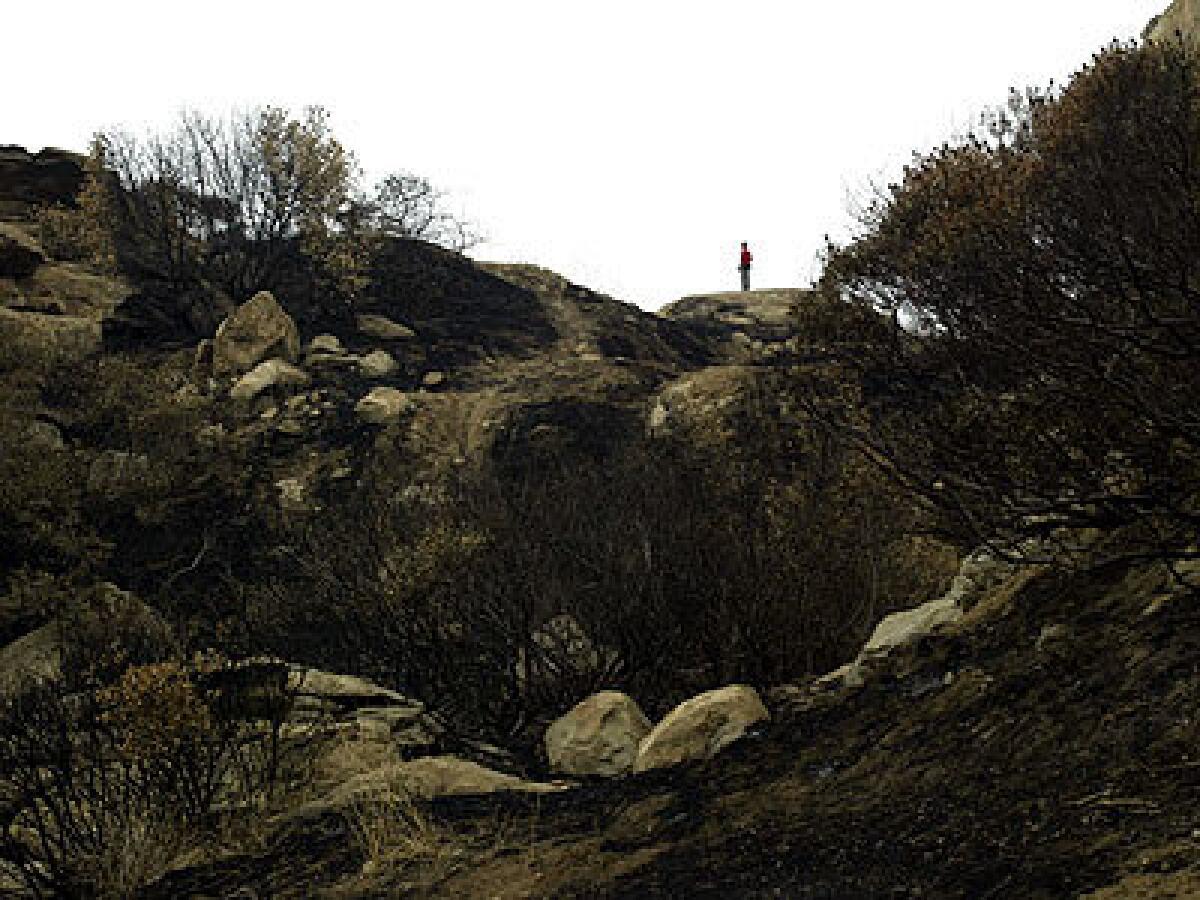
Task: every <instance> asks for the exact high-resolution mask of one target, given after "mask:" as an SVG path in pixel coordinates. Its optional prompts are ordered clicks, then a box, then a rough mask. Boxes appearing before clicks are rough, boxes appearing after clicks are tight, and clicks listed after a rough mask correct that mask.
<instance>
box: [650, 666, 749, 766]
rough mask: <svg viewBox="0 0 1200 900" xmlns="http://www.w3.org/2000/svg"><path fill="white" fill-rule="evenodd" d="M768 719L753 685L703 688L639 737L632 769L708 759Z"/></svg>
mask: <svg viewBox="0 0 1200 900" xmlns="http://www.w3.org/2000/svg"><path fill="white" fill-rule="evenodd" d="M769 718H770V713H768V712H767V708H766V707H765V706H764V705H763V702H762V700H761V699H760V698H759V696H758V692H757V691H755V690H754V688H752V687H749V686H747V685H742V684H734V685H729V686H728V687H723V688H718V689H717V690H714V691H706V692H705V693H703V694H699V695H697V696H695V697H692V698H691V699H690V700H685V701H684V702H683V703H681V704H679V705H678V706H677V707H675V708H674V709H673V710H671V711H670V712H669V713H667V715H666V716H665V717H664V718H663V720H662V721H661V722H659V723H658V724H657V725H655V726H654V728H653V730H651V732H650V733H649V734H648V735H646V736H645V737H644V738H642V741H641V743H640V744H639V745H638V753H637V759H636V760H634V763H633V771H634V772H645V771H646V770H647V769H658V768H662V767H665V766H675V765H679V764H680V763H684V762H689V761H692V760H704V759H711V758H712V757H714V756H716V755H717V754H718V753H719V752H720V751H721V750H722V749H724V748H725V747H727V746H728V745H729V744H731V743H733V742H734V741H736V740H737V739H738V738H740V737H742V736H743V735H744V734H745V733H746V731H747V730H749V729H750V728H751V727H752V726H754V725H757V724H758V723H760V722H765V721H767V720H768V719H769Z"/></svg>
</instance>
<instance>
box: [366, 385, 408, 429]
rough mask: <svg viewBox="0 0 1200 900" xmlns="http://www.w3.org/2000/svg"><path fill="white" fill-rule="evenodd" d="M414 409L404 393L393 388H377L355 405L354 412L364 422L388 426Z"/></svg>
mask: <svg viewBox="0 0 1200 900" xmlns="http://www.w3.org/2000/svg"><path fill="white" fill-rule="evenodd" d="M412 409H413V402H412V400H410V399H409V398H408V395H406V394H405V393H404V392H403V391H401V390H399V389H397V388H393V387H377V388H374V389H372V391H371V392H370V393H369V394H367V395H366V396H365V397H363V398H362V399H361V400H359V401H358V403H356V404H355V405H354V412H355V413H357V414H358V417H359V418H360V419H362V420H363V421H364V422H369V423H370V424H372V425H386V424H387V423H389V422H394V421H396V420H397V419H399V418H400V417H401V416H403V415H404V414H405V413H407V412H409V411H411V410H412Z"/></svg>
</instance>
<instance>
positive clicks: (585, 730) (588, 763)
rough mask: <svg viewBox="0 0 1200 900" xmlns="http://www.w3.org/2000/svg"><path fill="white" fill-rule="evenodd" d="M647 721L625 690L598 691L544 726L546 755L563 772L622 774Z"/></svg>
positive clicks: (554, 768)
mask: <svg viewBox="0 0 1200 900" xmlns="http://www.w3.org/2000/svg"><path fill="white" fill-rule="evenodd" d="M650 729H651V723H650V720H649V719H648V718H646V714H645V713H643V712H642V710H641V707H639V706H638V705H637V703H636V702H635V701H634V700H633V698H631V697H630V696H629V695H628V694H623V693H621V692H620V691H600V692H599V693H597V694H593V695H592V696H590V697H588V698H587V699H586V700H582V701H580V702H579V703H578V704H576V705H575V706H574V707H573V708H572V709H571V710H570V711H569V712H567V713H566V714H565V715H563V716H562V717H560V718H559V719H557V720H556V721H555V722H554V723H553V724H552V725H551V726H550V727H549V728H548V729H546V734H545V743H546V756H547V758H548V759H549V761H550V768H551V770H552V771H554V772H561V773H563V774H566V775H605V776H615V775H624V774H625V773H627V772H629V771H630V770H631V769H632V768H633V762H634V760H635V759H636V758H637V752H638V745H639V743H640V742H641V740H642V738H644V737H645V736H646V735H647V734H649V733H650Z"/></svg>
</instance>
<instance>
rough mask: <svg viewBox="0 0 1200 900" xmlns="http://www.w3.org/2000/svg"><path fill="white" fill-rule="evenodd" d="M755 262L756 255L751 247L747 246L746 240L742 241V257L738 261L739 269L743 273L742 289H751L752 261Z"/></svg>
mask: <svg viewBox="0 0 1200 900" xmlns="http://www.w3.org/2000/svg"><path fill="white" fill-rule="evenodd" d="M752 262H754V256H753V255H752V254H751V253H750V248H749V247H747V246H746V242H745V241H742V257H741V261H740V262H739V263H738V271H739V272H741V273H742V290H743V291H748V290H750V263H752Z"/></svg>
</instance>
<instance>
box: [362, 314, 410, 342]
mask: <svg viewBox="0 0 1200 900" xmlns="http://www.w3.org/2000/svg"><path fill="white" fill-rule="evenodd" d="M355 324H356V325H357V326H358V330H359V331H361V332H362V333H363V334H365V335H367V336H369V337H373V338H379V339H380V340H385V341H398V340H409V339H411V338H415V337H416V336H417V333H416V332H415V331H413V330H412V329H411V328H409V327H408V326H407V325H401V324H400V323H399V322H393V321H392V320H391V319H389V318H386V317H385V316H377V315H373V314H370V313H364V314H362V315H360V316H358V317H357V318H356V319H355Z"/></svg>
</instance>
